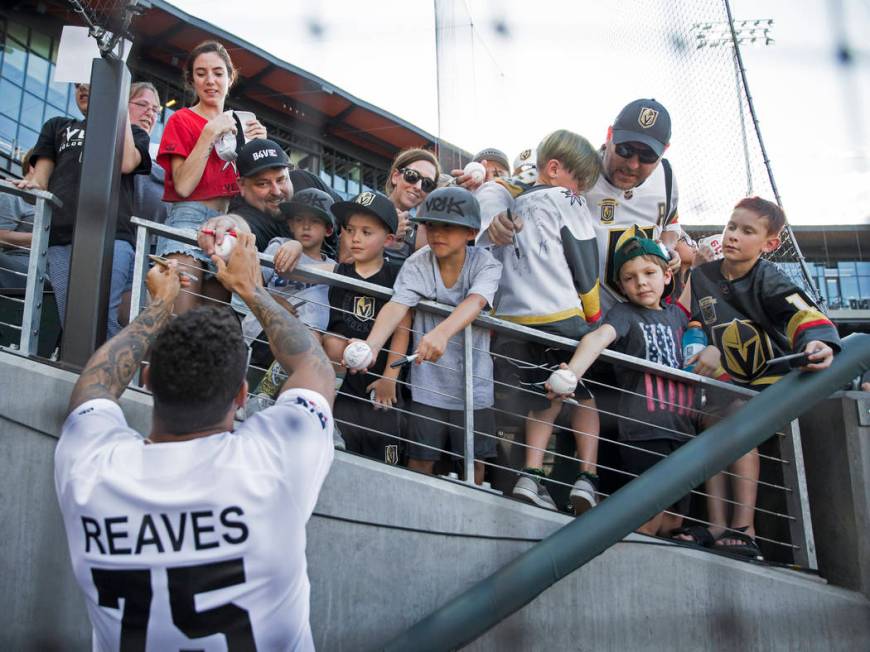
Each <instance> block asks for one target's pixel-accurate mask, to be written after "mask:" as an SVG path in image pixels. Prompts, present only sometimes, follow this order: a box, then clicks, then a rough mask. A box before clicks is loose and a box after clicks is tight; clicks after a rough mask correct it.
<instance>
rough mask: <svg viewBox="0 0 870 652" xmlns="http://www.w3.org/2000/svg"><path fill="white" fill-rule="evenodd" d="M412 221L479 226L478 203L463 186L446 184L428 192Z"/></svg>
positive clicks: (473, 227)
mask: <svg viewBox="0 0 870 652" xmlns="http://www.w3.org/2000/svg"><path fill="white" fill-rule="evenodd" d="M411 221H412V222H440V223H441V224H456V225H458V226H465V227H468V228H469V229H479V228H480V204H479V203H478V201H477V199H475V197H474V195H472V194H471V193H470V192H469V191H467V190H466V189H465V188H461V187H459V186H448V187H446V188H438V189H437V190H433V191H432V192H431V193H429V196H428V197H426V201H425V202H423V204H422V205H421V206H420V208H418V209H417V214H416V215H415V216H414V217H413V218H412V220H411Z"/></svg>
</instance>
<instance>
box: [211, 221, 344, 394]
mask: <svg viewBox="0 0 870 652" xmlns="http://www.w3.org/2000/svg"><path fill="white" fill-rule="evenodd" d="M255 242H256V240H255V238H254V236H253V235H251V234H239V242H238V245H236V247H235V248H234V249H233V251H232V253H231V254H230V257H229V260H228V261H227V262H226V263H224V261H223V260H222V259H221V258H220V257H218V256H213V257H212V261H214V263H215V265H216V266H217V270H218V271H217V279H218V281H220V282H221V284H222V285H223V286H224V287H225V288H226V289H227V290H229V291H230V292H235V293H236V294H237V295H239V297H241V298H242V300H243V301H244V302H245V303H246V304H247V305H248V307H249V308H250V309H251V312H252V313H253V314H254V315H255V316H256V317H257V319H258V320H259V322H260V324H261V325H262V326H263V330H264V331H266V334H267V335H268V336H269V347H270V348H271V349H272V354H273V355H274V356H275V360H277V361H278V363H279V364H280V365H281V366H282V367H283V368H284V371H286V372H287V375H288V378H287V382H285V383H284V386H283V387H282V388H281V392H285V391H287V390H288V389H291V388H293V387H301V388H304V389H310V390H313V391H315V392H317V393H318V394H321V395H322V396H323V397H324V398H326V400H327V401H328V402H329V404H330V406H331V405H332V403H333V401H334V400H335V371H333V368H332V363H330V362H329V358H327V357H326V353H325V352H324V351H323V348H322V347H321V346H320V344H319V343H318V342H317V340H315V339H314V336H313V335H312V334H311V332H310V331H309V330H308V327H307V326H305V324H303V323H302V322H301V321H299V320H298V319H297V318H296V317H294V316H293V315H291V314H290V313H289V312H287V310H285V309H284V308H282V307H281V306H280V305H279V304H278V302H277V301H275V299H273V298H272V295H271V294H269V293H268V292H267V291H266V289H265V288H264V287H263V276H262V273H261V272H260V261H259V259H258V258H257V249H256V247H255Z"/></svg>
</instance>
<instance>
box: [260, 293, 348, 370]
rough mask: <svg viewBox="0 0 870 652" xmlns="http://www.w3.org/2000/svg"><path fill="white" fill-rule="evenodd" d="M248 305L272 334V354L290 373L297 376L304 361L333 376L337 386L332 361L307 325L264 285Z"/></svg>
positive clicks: (268, 333)
mask: <svg viewBox="0 0 870 652" xmlns="http://www.w3.org/2000/svg"><path fill="white" fill-rule="evenodd" d="M248 307H249V308H250V309H251V312H253V313H254V315H255V316H256V317H257V319H258V320H259V322H260V324H261V325H262V326H263V330H264V331H266V334H267V335H268V336H269V346H270V348H271V349H272V354H273V355H274V356H275V359H276V360H277V361H278V363H279V364H280V365H281V366H282V367H283V368H284V370H285V371H286V372H287V374H288V376H293V374H294V372H296V371H298V369H299V367H300V366H302V365H303V364H304V365H309V366H311V367H313V369H312V370H313V371H315V372H320V373H323V374H324V377H325V378H332V379H333V380H332V381H331V382H332V383H333V387H334V378H335V372H334V371H333V369H332V364H331V363H330V362H329V358H328V357H327V356H326V352H325V351H324V350H323V347H321V346H320V344H318V342H317V340H315V339H314V336H313V335H312V334H311V332H309V330H308V327H307V326H306V325H305V324H303V323H302V322H301V321H299V319H297V318H296V317H294V316H293V315H291V314H290V313H289V312H287V310H285V309H284V308H283V307H282V306H281V305H280V304H279V303H278V302H277V301H276V300H275V299H274V298H273V297H272V295H271V294H269V292H267V291H266V289H265V288H263V287H258V288H257V289H256V290H255V291H254V294H253V297H252V298H251V300H250V301H249V302H248Z"/></svg>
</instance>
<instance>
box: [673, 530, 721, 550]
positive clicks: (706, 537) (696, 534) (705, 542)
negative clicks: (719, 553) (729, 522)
mask: <svg viewBox="0 0 870 652" xmlns="http://www.w3.org/2000/svg"><path fill="white" fill-rule="evenodd" d="M678 534H685V535H687V536H689V537H690V538H691V539H692V540H691V541H687V540H686V539H677V538H676V535H678ZM670 538H671V540H672V541H676V542H677V543H682V544H685V545H689V546H698V547H699V548H711V547H712V546H713V544H714V543H715V541H716V540H715V539H714V538H713V535H712V534H710V530H708V529H707V528H705V527H704V526H703V525H689V526H684V527H681V528H677V529H676V530H674V531H673V532H671V537H670Z"/></svg>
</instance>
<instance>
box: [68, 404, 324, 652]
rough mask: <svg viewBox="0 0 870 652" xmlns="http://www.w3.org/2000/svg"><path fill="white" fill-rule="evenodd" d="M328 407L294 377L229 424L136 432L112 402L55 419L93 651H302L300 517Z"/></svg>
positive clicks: (319, 471) (304, 581) (313, 496)
mask: <svg viewBox="0 0 870 652" xmlns="http://www.w3.org/2000/svg"><path fill="white" fill-rule="evenodd" d="M332 429H333V421H332V413H331V411H330V408H329V405H328V404H327V403H326V401H325V399H324V398H323V397H322V396H321V395H320V394H317V393H315V392H312V391H309V390H302V389H294V390H290V391H287V392H285V393H283V394H282V395H281V396H279V398H278V400H277V401H276V403H275V405H274V406H273V407H271V408H268V409H266V410H264V411H262V412H259V413H257V414H256V415H254V416H253V417H251V418H249V419H248V420H247V421H245V423H244V424H242V425H241V426H240V427H239V428H238V430H236V431H234V432H224V433H220V434H215V435H210V436H207V437H202V438H199V439H192V440H190V441H179V442H171V443H160V444H147V443H146V442H145V440H143V438H142V437H141V436H140V435H139V434H138V433H136V432H135V431H134V430H132V429H131V428H129V427H128V426H127V423H126V421H125V419H124V415H123V413H122V412H121V408H120V407H119V406H118V405H117V404H116V403H114V402H112V401H109V400H106V399H96V400H93V401H88V402H87V403H84V404H83V405H81V406H80V407H78V408H77V409H76V410H75V411H74V412H73V413H72V414H71V415H70V416H69V417H68V418H67V420H66V422H65V423H64V426H63V431H62V433H61V438H60V442H59V443H58V445H57V450H56V452H55V487H56V490H57V495H58V500H59V502H60V506H61V511H62V513H63V519H64V526H65V528H66V533H67V540H68V543H69V549H70V556H71V558H72V563H73V571H74V572H75V576H76V579H77V581H78V584H79V586H80V587H81V589H82V591H83V592H84V595H85V600H86V603H87V607H88V612H89V615H90V618H91V623H92V625H93V636H94V640H93V644H94V649H95V650H119V649H123V650H154V651H155V652H156V651H158V650H159V651H163V650H183V649H186V650H190V649H196V650H206V651H208V652H212V651H215V650H221V651H223V650H255V649H256V650H313V649H314V644H313V640H312V636H311V627H310V625H309V591H310V585H309V582H308V573H307V565H306V560H305V524H306V523H307V521H308V519H309V517H310V516H311V513H312V511H313V510H314V505H315V503H316V501H317V496H318V494H319V491H320V487H321V485H322V484H323V481H324V479H325V478H326V474H327V472H328V471H329V467H330V465H331V463H332V458H333V443H332Z"/></svg>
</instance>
